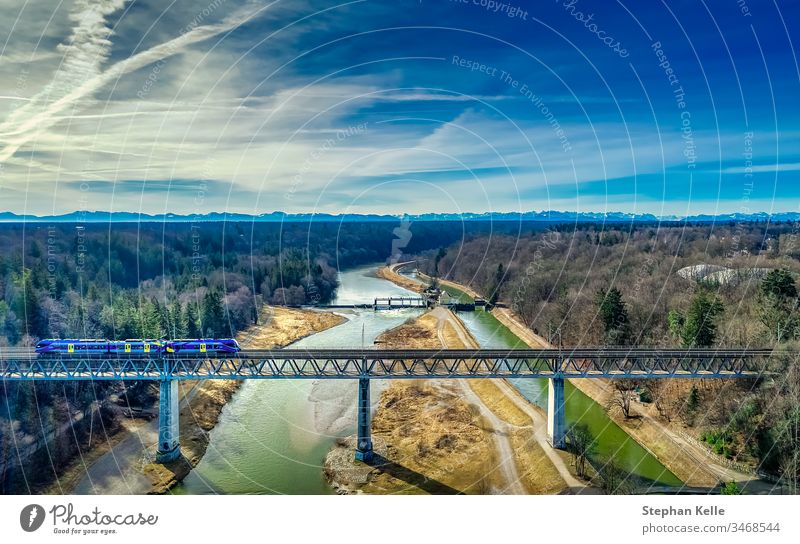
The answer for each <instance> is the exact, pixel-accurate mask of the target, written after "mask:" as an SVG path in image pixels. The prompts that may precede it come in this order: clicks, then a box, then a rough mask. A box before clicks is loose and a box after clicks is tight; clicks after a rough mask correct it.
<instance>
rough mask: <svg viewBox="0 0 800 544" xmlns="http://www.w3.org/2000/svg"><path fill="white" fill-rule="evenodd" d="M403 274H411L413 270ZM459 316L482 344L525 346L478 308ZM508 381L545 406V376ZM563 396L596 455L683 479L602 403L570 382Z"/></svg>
mask: <svg viewBox="0 0 800 544" xmlns="http://www.w3.org/2000/svg"><path fill="white" fill-rule="evenodd" d="M406 275H408V276H410V277H413V272H409V273H407V274H406ZM443 290H445V291H447V293H448V294H450V295H451V296H452V297H454V298H458V299H459V300H466V301H469V300H471V299H470V298H469V296H468V295H466V294H465V293H464V292H462V291H460V290H459V289H456V288H454V287H450V286H443ZM458 317H459V318H461V320H462V321H463V322H464V325H465V326H466V327H467V329H468V330H469V332H470V333H471V334H472V335H473V336H474V337H475V339H476V340H477V341H478V344H479V345H480V346H481V347H484V348H525V347H528V346H527V345H525V344H524V343H523V342H522V340H520V339H519V338H518V337H517V336H516V335H515V334H514V333H513V332H511V330H509V329H508V327H506V326H505V325H503V324H502V323H501V322H500V321H498V320H497V318H495V317H494V316H493V315H492V314H491V313H489V312H484V311H480V310H478V311H475V312H460V313H459V314H458ZM509 381H510V382H511V383H512V384H513V385H514V386H515V387H516V388H517V389H519V391H520V392H521V393H522V395H523V396H524V397H525V398H526V399H528V400H529V401H530V402H532V403H534V404H536V405H537V406H540V407H542V408H545V409H546V408H547V380H546V379H529V378H526V379H516V380H509ZM564 397H565V401H566V408H567V427H569V426H570V425H573V424H575V423H582V424H584V425H586V426H587V427H588V428H589V431H590V432H591V433H592V436H594V437H595V439H596V450H595V452H594V456H595V457H596V458H598V459H614V461H615V462H616V463H617V464H618V465H619V466H620V467H621V468H623V469H625V470H626V471H628V472H630V473H632V474H635V475H636V476H638V477H640V478H643V479H645V480H650V481H652V482H656V483H659V484H661V485H675V486H677V485H681V483H682V482H681V481H680V480H679V479H678V478H677V477H676V476H675V475H674V474H673V473H672V472H670V471H669V470H668V469H667V468H666V467H665V466H664V465H662V464H661V463H660V462H659V461H658V459H656V458H655V457H654V456H653V455H652V454H651V453H649V452H648V451H647V450H646V449H644V448H643V447H642V446H640V445H639V443H638V442H636V441H635V440H633V439H632V438H631V437H630V436H628V434H627V433H626V432H625V431H623V430H622V429H621V428H620V427H619V426H618V425H617V424H616V423H614V422H613V421H611V419H609V417H608V415H607V414H606V411H605V410H604V409H603V407H602V406H600V405H599V404H597V403H596V402H595V401H594V400H592V399H591V398H589V397H588V396H586V395H585V394H584V393H583V392H582V391H580V390H579V389H577V388H576V387H575V386H574V385H572V384H571V383H569V382H567V383H566V384H565V391H564Z"/></svg>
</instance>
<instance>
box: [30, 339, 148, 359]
mask: <svg viewBox="0 0 800 544" xmlns="http://www.w3.org/2000/svg"><path fill="white" fill-rule="evenodd" d="M163 351H164V342H163V341H161V340H141V339H132V340H120V341H117V340H99V339H64V340H59V339H47V340H40V341H39V342H37V343H36V353H44V354H47V353H51V354H60V353H82V354H88V353H103V354H112V355H113V354H126V353H154V354H157V353H162V352H163Z"/></svg>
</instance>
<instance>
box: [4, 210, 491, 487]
mask: <svg viewBox="0 0 800 544" xmlns="http://www.w3.org/2000/svg"><path fill="white" fill-rule="evenodd" d="M471 228H473V229H474V230H475V231H476V232H482V231H483V230H484V229H485V228H487V227H483V226H480V225H479V226H475V227H471ZM462 235H463V227H462V225H461V224H458V223H452V224H446V225H436V224H432V223H425V222H418V223H410V222H408V221H406V222H401V220H400V219H399V218H398V222H397V223H392V222H379V223H378V222H364V223H356V222H341V223H339V222H325V221H319V222H308V223H296V222H292V223H284V224H281V223H253V222H206V221H198V222H196V223H191V222H172V223H170V222H141V223H123V222H112V223H91V222H86V223H55V224H53V225H47V224H44V223H0V247H2V248H3V251H2V253H0V351H1V350H2V349H3V348H4V347H5V346H32V345H33V344H34V343H35V342H36V341H37V340H39V339H41V338H107V339H117V340H121V339H127V338H162V337H163V338H181V337H194V338H196V337H201V336H205V337H231V336H234V335H235V334H236V333H237V332H238V331H241V330H243V329H244V328H246V327H247V326H249V325H251V324H253V323H254V322H256V320H257V319H258V316H259V311H258V310H259V308H260V307H261V306H262V305H263V304H278V305H303V304H311V305H313V304H318V303H325V302H327V301H329V300H330V298H331V297H332V296H333V294H334V292H335V290H336V288H337V271H338V270H339V269H342V268H347V267H351V266H356V265H359V264H365V263H374V262H383V261H385V260H386V259H388V258H390V257H391V256H392V254H399V253H398V251H399V248H401V247H402V248H407V249H409V250H420V251H421V250H425V249H428V248H430V247H438V246H439V245H442V244H450V243H452V242H454V241H456V240H458V239H460V238H461V237H462ZM110 393H115V394H123V396H124V399H125V401H126V402H127V403H129V404H130V405H146V404H147V402H148V401H152V400H153V398H154V395H155V394H157V393H155V392H154V391H153V390H152V389H151V388H150V387H148V384H146V383H127V384H126V386H125V387H123V385H122V384H119V383H113V382H98V383H91V382H70V383H57V382H47V383H43V382H36V383H35V384H33V383H17V382H14V383H6V382H4V383H3V389H2V393H0V396H2V404H1V405H0V491H6V492H7V491H9V490H12V491H17V492H30V491H31V490H35V489H37V488H38V487H37V486H40V485H44V484H46V483H47V482H49V481H50V480H52V479H53V477H54V474H56V473H58V472H59V471H60V469H61V467H62V466H64V465H65V464H66V463H68V462H69V461H70V460H71V459H72V458H74V457H75V456H76V455H77V453H78V445H79V444H80V445H81V447H84V446H85V444H86V443H88V441H91V440H98V439H101V440H102V439H103V437H104V436H106V435H110V434H113V432H114V431H115V430H116V428H117V427H118V423H119V422H118V418H117V416H116V415H115V414H117V413H118V410H112V409H110V406H109V404H108V402H107V400H106V399H107V398H108V395H109V394H110ZM95 409H96V410H97V411H98V412H99V415H100V427H101V429H102V432H101V433H98V432H97V429H95V430H94V431H95V432H94V433H93V432H92V428H91V426H90V425H89V426H87V425H79V424H74V421H75V418H76V415H79V414H84V415H86V416H87V417H86V418H84V419H83V421H86V420H92V419H93V418H90V417H88V416H89V415H90V413H91V411H92V410H95ZM94 419H96V418H94ZM23 450H24V451H26V452H28V451H30V454H31V455H32V457H31V458H30V459H29V460H27V461H25V462H24V466H25V467H27V469H26V470H18V465H19V463H18V462H19V461H21V459H20V456H21V455H27V453H25V454H23V453H20V452H21V451H23ZM15 467H17V469H15ZM35 467H39V468H35ZM42 467H47V470H43V469H42Z"/></svg>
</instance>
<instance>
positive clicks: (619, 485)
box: [597, 460, 633, 495]
mask: <svg viewBox="0 0 800 544" xmlns="http://www.w3.org/2000/svg"><path fill="white" fill-rule="evenodd" d="M597 475H598V477H599V478H600V489H602V490H603V492H604V493H606V494H607V495H627V494H629V493H630V492H631V491H633V490H632V487H633V486H632V485H631V482H630V479H629V477H630V474H628V473H627V472H626V471H625V470H623V469H622V467H620V466H619V465H618V464H616V463H615V462H614V461H613V460H609V461H608V462H606V463H604V464H602V465H601V466H600V467H598V469H597Z"/></svg>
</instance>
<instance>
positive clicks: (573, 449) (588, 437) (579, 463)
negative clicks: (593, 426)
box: [567, 424, 595, 478]
mask: <svg viewBox="0 0 800 544" xmlns="http://www.w3.org/2000/svg"><path fill="white" fill-rule="evenodd" d="M594 448H595V441H594V437H593V436H592V433H591V432H590V431H589V427H587V426H586V425H583V424H576V425H573V426H572V427H570V428H569V430H568V431H567V451H568V452H569V453H570V454H572V463H573V465H575V472H576V473H577V474H578V476H579V477H581V478H585V477H586V461H587V460H588V458H589V457H590V456H591V454H592V452H593V451H594Z"/></svg>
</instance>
